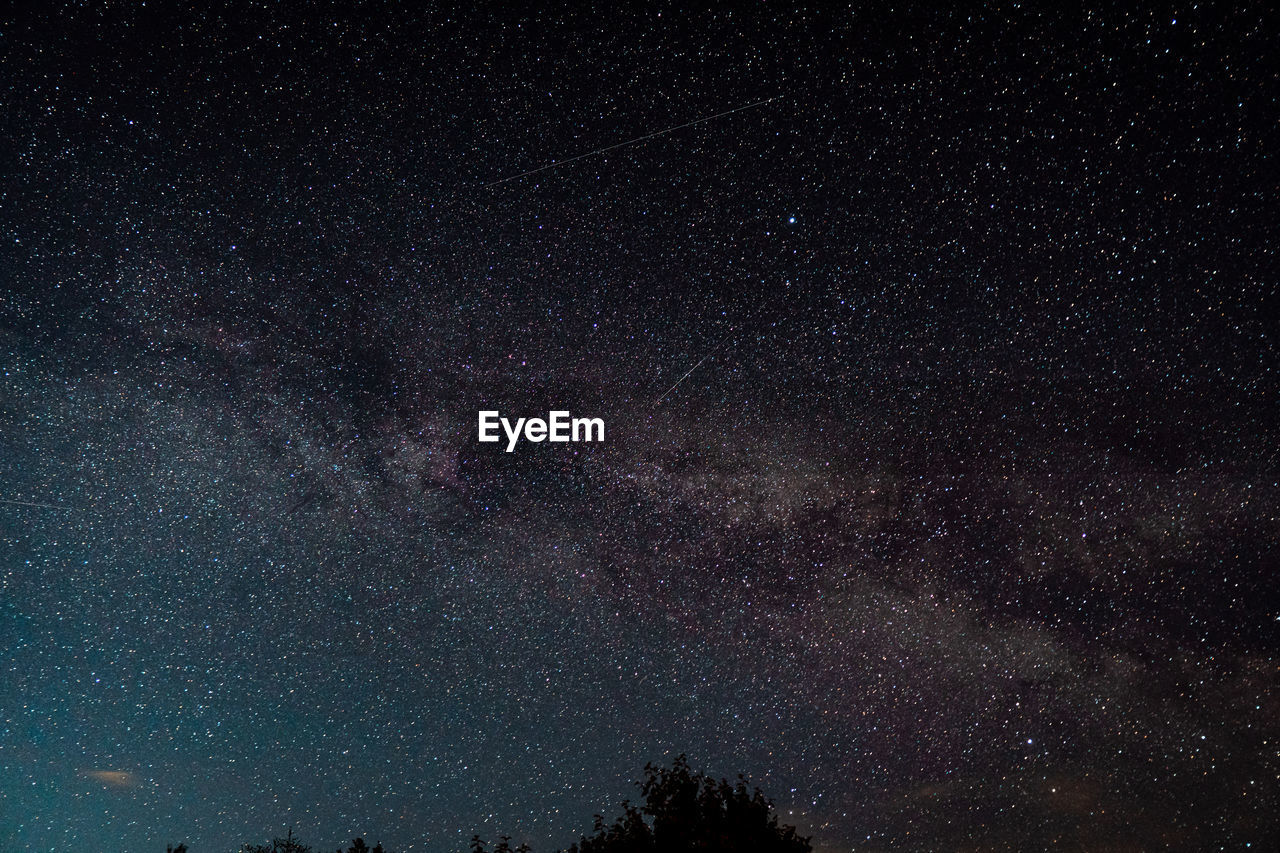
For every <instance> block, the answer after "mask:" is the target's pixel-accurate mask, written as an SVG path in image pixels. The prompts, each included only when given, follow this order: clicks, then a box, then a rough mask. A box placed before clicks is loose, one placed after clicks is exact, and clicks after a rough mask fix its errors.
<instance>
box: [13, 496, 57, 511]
mask: <svg viewBox="0 0 1280 853" xmlns="http://www.w3.org/2000/svg"><path fill="white" fill-rule="evenodd" d="M0 504H13V505H15V506H35V507H40V508H41V509H70V507H65V506H57V505H55V504H41V503H36V502H35V501H19V500H14V499H12V498H0Z"/></svg>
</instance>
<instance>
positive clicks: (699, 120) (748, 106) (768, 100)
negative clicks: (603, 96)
mask: <svg viewBox="0 0 1280 853" xmlns="http://www.w3.org/2000/svg"><path fill="white" fill-rule="evenodd" d="M781 97H782V96H781V95H774V96H773V97H772V98H766V99H764V100H763V101H756V102H755V103H752V104H746V105H744V106H741V107H734V108H733V109H731V110H725V111H724V112H722V113H716V114H715V115H711V116H703V117H702V118H697V119H694V120H693V121H687V122H685V123H684V124H678V125H676V126H675V127H668V128H664V129H662V130H655V131H654V132H653V133H646V134H645V135H644V136H637V137H636V138H635V139H628V140H627V141H626V142H615V143H614V144H613V145H606V146H605V147H603V148H597V149H595V150H594V151H588V152H586V153H585V154H577V155H575V156H573V157H566V158H565V159H563V160H556V161H554V162H551V163H547V164H546V165H545V166H539V167H538V168H536V169H530V170H529V171H527V172H521V173H520V174H518V175H510V176H508V177H505V178H499V179H498V180H496V181H490V182H489V183H487V184H485V185H484V186H486V187H492V186H496V185H498V184H504V183H506V182H507V181H514V180H516V179H517V178H524V177H527V176H529V175H532V174H535V173H537V172H542V171H546V170H547V169H553V168H555V167H556V166H563V165H564V164H565V163H572V162H573V161H574V160H581V159H582V158H584V157H590V156H591V155H593V154H602V153H604V152H605V151H612V150H613V149H615V148H622V147H623V146H626V145H634V144H635V143H637V142H644V141H645V140H646V139H653V138H654V137H655V136H662V135H663V134H666V133H672V132H674V131H677V130H684V129H685V128H686V127H693V126H694V125H695V124H702V123H703V122H707V121H711V120H712V119H717V118H723V117H724V116H727V115H732V114H733V113H740V112H742V111H743V110H750V109H754V108H756V107H762V106H764V105H765V104H770V103H773V102H774V101H776V100H778V99H779V98H781Z"/></svg>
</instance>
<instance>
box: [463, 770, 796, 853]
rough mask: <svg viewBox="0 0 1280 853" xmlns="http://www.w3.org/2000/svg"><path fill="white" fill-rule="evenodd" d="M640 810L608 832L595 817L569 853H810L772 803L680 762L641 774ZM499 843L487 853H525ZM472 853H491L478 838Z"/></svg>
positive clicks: (626, 812) (625, 807) (626, 805)
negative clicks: (587, 832) (588, 832)
mask: <svg viewBox="0 0 1280 853" xmlns="http://www.w3.org/2000/svg"><path fill="white" fill-rule="evenodd" d="M640 793H641V796H642V797H643V798H644V804H643V805H641V806H638V807H637V806H635V805H633V804H632V803H631V802H629V801H624V802H623V803H622V814H621V815H620V816H619V817H618V818H617V819H616V820H615V821H614V822H613V823H612V824H608V825H606V824H605V822H604V817H603V816H601V815H596V820H595V826H594V831H593V833H592V834H591V835H590V836H583V838H582V840H580V841H579V842H578V843H577V844H574V845H572V846H571V847H570V848H569V850H568V853H695V851H696V853H809V851H811V850H812V849H813V848H812V847H811V846H810V844H809V839H808V838H805V837H803V836H800V835H797V834H796V828H795V827H794V826H783V825H780V824H779V823H778V818H777V815H775V814H774V812H773V803H771V802H770V801H769V800H768V799H767V798H766V797H765V795H764V794H763V793H762V792H761V790H760V789H759V788H752V789H749V788H748V787H747V782H746V780H745V779H743V778H742V777H741V776H739V777H738V781H737V783H736V784H730V783H729V781H728V780H727V779H721V780H719V781H716V780H715V779H713V778H711V777H710V776H707V775H705V774H702V773H695V772H693V770H691V769H690V767H689V762H688V759H686V758H685V756H683V755H681V756H680V757H679V758H677V759H676V760H675V762H674V763H673V764H672V766H671V767H670V768H666V767H657V766H655V765H653V764H648V765H646V766H645V780H644V781H643V782H641V783H640ZM527 850H528V848H527V847H526V846H525V845H520V847H517V848H512V847H511V846H510V839H508V838H503V839H501V840H500V841H499V842H498V846H497V847H495V848H494V849H493V851H492V853H522V851H527ZM471 851H472V853H490V851H487V850H486V849H485V846H484V842H482V841H481V840H480V838H479V836H476V837H475V838H473V839H472V841H471Z"/></svg>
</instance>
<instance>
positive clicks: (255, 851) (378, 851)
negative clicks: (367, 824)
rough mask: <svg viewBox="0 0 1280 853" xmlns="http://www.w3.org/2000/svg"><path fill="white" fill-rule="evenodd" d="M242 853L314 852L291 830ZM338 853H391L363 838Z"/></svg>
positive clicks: (357, 839)
mask: <svg viewBox="0 0 1280 853" xmlns="http://www.w3.org/2000/svg"><path fill="white" fill-rule="evenodd" d="M186 849H187V848H186V847H185V846H181V847H179V849H178V850H174V851H172V853H184V851H185V850H186ZM240 853H312V851H311V848H310V847H308V846H307V845H305V844H302V843H300V842H298V841H296V840H295V839H294V837H293V829H292V828H291V829H290V830H289V834H288V835H287V836H285V837H284V838H274V839H272V841H271V843H270V844H245V845H244V846H243V847H241V848H240ZM337 853H391V851H389V850H384V849H383V847H382V845H381V844H375V845H374V846H373V847H370V846H369V845H368V844H365V843H364V839H363V838H355V839H352V841H351V846H350V847H348V848H347V849H346V850H345V851H344V850H343V849H342V848H338V850H337Z"/></svg>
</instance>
